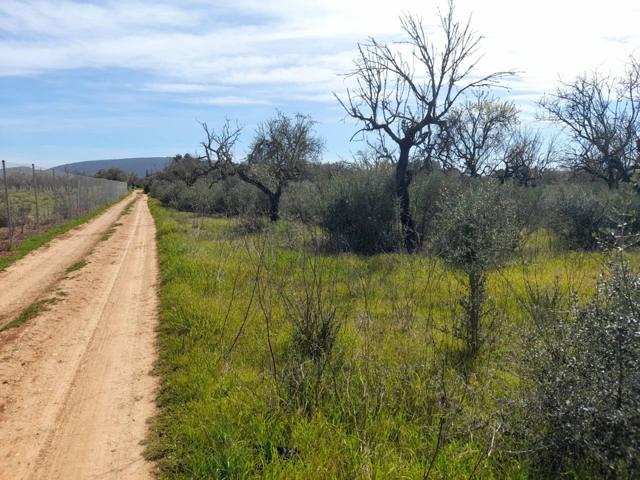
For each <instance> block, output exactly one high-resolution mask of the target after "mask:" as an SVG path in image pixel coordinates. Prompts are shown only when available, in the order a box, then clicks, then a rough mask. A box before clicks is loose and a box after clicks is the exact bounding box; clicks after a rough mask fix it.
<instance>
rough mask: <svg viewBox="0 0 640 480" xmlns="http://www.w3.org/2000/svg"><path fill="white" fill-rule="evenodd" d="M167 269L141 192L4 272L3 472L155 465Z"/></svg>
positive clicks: (121, 472)
mask: <svg viewBox="0 0 640 480" xmlns="http://www.w3.org/2000/svg"><path fill="white" fill-rule="evenodd" d="M156 278H157V260H156V247H155V226H154V222H153V219H152V217H151V215H150V213H149V209H148V207H147V200H146V197H145V196H142V195H138V194H136V195H134V196H133V198H132V197H131V196H130V197H128V198H127V199H125V200H123V201H122V202H120V203H118V204H116V205H115V206H113V207H111V208H110V209H109V210H108V211H107V212H105V213H104V214H103V215H101V216H99V217H98V218H96V219H94V220H93V221H91V222H90V223H88V224H86V225H84V226H83V227H81V228H78V229H76V230H74V231H72V232H69V233H68V234H66V235H65V236H64V237H62V238H60V239H58V240H55V241H54V242H52V243H51V244H50V245H49V246H48V247H44V248H41V249H39V250H37V251H35V252H33V253H32V254H30V255H28V256H27V257H25V258H24V259H23V260H21V261H19V262H17V263H15V264H14V265H12V266H11V267H9V268H8V269H7V270H6V271H4V272H2V273H0V311H1V312H2V314H3V316H2V318H3V320H2V323H1V324H2V325H4V326H5V327H4V328H3V330H2V331H0V478H2V479H12V478H41V479H71V478H103V477H104V478H148V477H149V476H150V475H151V464H150V463H149V462H147V461H145V460H144V459H143V457H142V451H143V446H141V444H140V442H141V441H142V440H143V439H144V437H145V434H146V430H147V419H148V418H149V417H151V416H152V415H153V414H154V393H155V389H156V380H155V378H154V377H152V376H151V374H150V371H151V369H152V366H153V362H154V358H155V350H154V348H155V347H154V342H155V339H154V329H155V321H156V308H157V300H156V292H155V286H156ZM20 312H21V313H20ZM7 327H16V328H7Z"/></svg>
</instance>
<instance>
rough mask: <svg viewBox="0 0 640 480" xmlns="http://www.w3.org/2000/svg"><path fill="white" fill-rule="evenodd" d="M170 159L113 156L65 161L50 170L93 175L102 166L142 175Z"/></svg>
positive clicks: (157, 169)
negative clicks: (109, 157)
mask: <svg viewBox="0 0 640 480" xmlns="http://www.w3.org/2000/svg"><path fill="white" fill-rule="evenodd" d="M170 161H171V157H141V158H115V159H110V160H90V161H87V162H74V163H65V164H64V165H58V166H57V167H53V168H52V170H58V171H61V172H69V173H78V174H80V175H95V174H96V172H97V171H98V170H102V169H104V168H120V169H122V170H124V171H125V172H127V173H133V174H136V175H139V176H141V177H143V176H144V175H145V174H146V173H147V172H148V173H150V174H151V173H155V172H158V171H160V170H162V169H163V168H164V167H165V165H166V164H167V163H169V162H170Z"/></svg>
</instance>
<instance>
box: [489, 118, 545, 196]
mask: <svg viewBox="0 0 640 480" xmlns="http://www.w3.org/2000/svg"><path fill="white" fill-rule="evenodd" d="M556 156H557V149H556V143H555V140H554V139H551V140H549V141H548V142H546V141H545V140H544V138H543V136H542V134H541V133H540V131H538V130H529V129H526V128H521V129H517V130H514V131H512V132H511V135H510V138H509V140H508V142H507V144H506V145H505V148H504V152H503V156H502V158H501V166H500V167H499V168H498V169H497V170H496V171H495V172H494V173H495V176H496V177H497V178H499V179H500V181H501V182H502V183H504V182H505V181H507V180H509V179H511V180H513V181H515V182H516V183H517V184H519V185H522V186H525V187H526V186H531V185H535V183H536V181H537V180H538V179H540V178H541V177H542V175H543V174H544V172H545V171H546V170H547V169H548V168H549V167H550V166H551V165H552V164H553V163H554V162H555V159H556Z"/></svg>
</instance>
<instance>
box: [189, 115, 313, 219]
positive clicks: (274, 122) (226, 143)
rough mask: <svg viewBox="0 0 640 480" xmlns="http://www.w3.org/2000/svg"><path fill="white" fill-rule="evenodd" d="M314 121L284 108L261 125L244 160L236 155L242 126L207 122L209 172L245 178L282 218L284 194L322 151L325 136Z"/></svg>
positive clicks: (274, 214)
mask: <svg viewBox="0 0 640 480" xmlns="http://www.w3.org/2000/svg"><path fill="white" fill-rule="evenodd" d="M313 125H314V122H313V120H311V118H310V117H308V116H305V115H301V114H296V115H295V116H294V117H288V116H286V115H284V114H282V113H280V112H278V114H277V115H276V116H275V117H274V118H272V119H270V120H268V121H267V122H265V123H263V124H262V125H260V126H259V127H258V131H257V132H256V136H255V138H254V140H253V143H252V144H251V149H250V152H249V155H248V156H247V158H246V160H245V161H244V162H238V161H236V160H235V158H234V153H233V150H234V147H235V145H236V143H237V141H238V138H239V136H240V128H239V127H236V128H232V127H231V125H230V123H229V122H226V123H225V125H224V126H223V128H222V129H221V130H220V131H219V132H216V131H215V130H209V128H208V127H207V125H206V124H203V128H204V130H205V133H206V136H207V139H206V141H205V142H203V143H202V146H203V148H204V152H205V154H204V157H202V159H203V160H204V161H205V162H206V165H207V169H206V170H205V171H206V173H207V174H209V173H211V172H214V173H217V175H218V176H219V178H224V177H227V176H231V175H237V176H238V177H239V178H240V179H241V180H242V181H243V182H246V183H248V184H250V185H253V186H254V187H256V188H257V189H258V190H260V191H261V192H262V193H264V194H265V195H266V197H267V198H268V200H269V216H270V219H271V221H272V222H275V221H277V220H278V219H279V218H280V198H281V197H282V193H283V191H284V190H285V189H286V188H287V186H288V185H289V184H290V183H291V182H294V181H297V180H300V179H302V178H303V176H304V175H305V174H306V173H307V170H308V167H309V165H310V163H313V162H316V161H317V160H318V159H319V157H320V154H321V152H322V147H323V143H322V140H321V139H320V138H318V137H316V136H315V135H314V132H313Z"/></svg>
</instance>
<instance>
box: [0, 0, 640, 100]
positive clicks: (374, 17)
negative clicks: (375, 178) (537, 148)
mask: <svg viewBox="0 0 640 480" xmlns="http://www.w3.org/2000/svg"><path fill="white" fill-rule="evenodd" d="M457 4H458V9H459V12H460V14H461V15H462V16H465V15H467V14H469V13H470V12H472V11H473V25H474V28H475V29H476V30H477V31H478V32H480V33H482V34H484V35H485V36H486V39H485V42H484V44H483V50H484V51H485V52H486V56H485V58H484V59H483V61H482V64H481V66H482V67H483V69H484V71H492V70H504V69H509V68H514V69H516V70H518V71H520V72H522V74H521V75H520V76H519V77H518V78H516V79H514V80H513V81H512V82H511V85H512V86H513V88H514V89H517V90H518V91H526V92H527V93H530V94H531V97H534V96H536V95H540V94H541V93H542V92H543V91H545V90H548V89H550V88H551V87H552V86H553V85H554V84H555V82H556V81H557V79H558V78H559V77H562V78H571V77H572V76H574V75H576V74H577V73H580V72H581V71H584V70H590V69H593V68H596V67H599V68H602V69H605V70H607V71H609V70H610V71H615V70H618V69H620V68H621V64H622V63H623V62H624V60H625V57H626V56H627V55H628V54H629V53H632V52H633V51H634V49H635V50H638V49H640V30H638V29H637V20H638V18H640V4H638V3H637V2H634V1H633V0H609V1H608V2H607V4H606V6H603V5H602V4H601V3H597V2H593V3H591V2H584V1H581V0H562V1H558V0H537V1H535V2H534V1H529V2H524V1H519V2H514V1H512V0H485V1H483V2H478V1H477V0H476V1H474V0H458V2H457ZM438 5H440V6H442V5H443V2H442V1H436V0H432V1H427V2H425V1H424V0H396V1H394V2H388V1H380V0H375V1H365V0H349V1H345V0H327V1H324V2H315V1H310V0H309V1H295V0H272V1H268V2H265V1H263V0H236V1H233V2H232V1H227V0H219V1H213V2H212V1H204V0H182V1H180V0H174V1H170V0H164V1H143V0H136V1H128V2H125V1H119V0H105V1H102V2H92V3H88V2H80V1H71V0H56V1H53V0H50V1H45V0H2V2H1V3H0V75H4V76H16V75H36V74H40V73H46V72H48V71H56V70H68V69H82V68H103V69H112V68H118V69H131V70H135V71H139V72H142V73H144V74H147V75H149V79H148V81H146V82H145V83H144V84H143V85H141V86H139V87H138V89H142V90H146V91H150V92H159V93H172V94H176V95H193V94H198V93H200V94H202V93H225V95H224V96H220V97H203V100H206V99H207V98H208V100H207V102H211V101H214V102H217V103H216V104H237V103H242V102H241V99H243V100H242V101H244V100H247V99H250V98H252V97H253V96H254V95H251V90H255V89H258V88H261V89H266V90H267V91H266V93H265V94H266V95H267V96H271V97H273V98H274V99H276V98H277V99H282V98H289V99H290V100H296V99H297V100H300V99H308V100H312V101H326V102H332V101H333V99H332V96H331V92H332V91H334V90H338V91H340V90H341V89H342V88H343V84H342V79H341V78H339V77H338V74H339V73H344V72H345V71H348V70H349V69H350V66H351V63H350V62H351V59H352V57H353V54H354V48H355V44H356V42H357V41H361V40H365V39H366V37H367V36H368V35H373V36H376V37H381V38H383V39H384V38H387V39H392V38H397V35H398V33H399V25H398V21H397V17H398V16H399V15H400V14H402V13H403V12H413V13H417V14H419V15H422V16H423V17H424V18H425V21H426V22H427V23H428V24H431V25H433V24H434V22H435V21H436V15H435V12H436V11H437V6H438ZM636 53H638V52H636ZM225 89H227V90H225ZM212 99H213V100H212ZM191 100H192V99H191ZM265 101H267V100H265ZM523 101H524V100H523ZM224 102H226V103H224Z"/></svg>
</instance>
